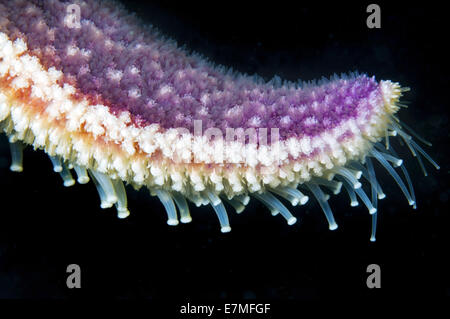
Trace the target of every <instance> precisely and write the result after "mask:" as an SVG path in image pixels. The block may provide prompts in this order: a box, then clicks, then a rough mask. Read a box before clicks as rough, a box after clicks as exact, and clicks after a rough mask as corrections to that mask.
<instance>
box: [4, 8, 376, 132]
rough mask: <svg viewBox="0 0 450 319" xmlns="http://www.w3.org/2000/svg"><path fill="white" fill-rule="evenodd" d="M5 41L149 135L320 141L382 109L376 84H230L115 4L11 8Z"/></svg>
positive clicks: (363, 79)
mask: <svg viewBox="0 0 450 319" xmlns="http://www.w3.org/2000/svg"><path fill="white" fill-rule="evenodd" d="M68 4H77V5H79V7H80V9H81V25H80V28H74V27H72V28H70V27H67V26H65V24H64V23H65V19H66V17H67V15H68V13H67V10H66V9H67V6H68ZM0 31H2V32H4V33H6V34H8V35H9V37H10V39H11V40H15V39H16V38H21V39H23V40H24V41H25V42H26V43H27V46H28V50H29V52H30V54H31V55H34V56H36V57H38V58H39V60H40V62H41V63H42V65H43V66H44V67H45V68H46V69H49V68H52V67H53V68H56V69H57V70H60V71H62V72H63V75H64V76H63V79H62V81H64V82H67V83H71V84H73V85H74V86H75V87H76V88H77V89H78V90H79V93H80V94H82V95H84V96H89V97H90V99H92V100H93V101H95V102H98V103H101V104H104V105H106V106H108V108H109V110H110V111H111V112H115V113H119V112H120V111H122V110H126V111H129V112H130V114H131V115H132V117H133V119H134V120H135V121H137V122H139V123H140V124H141V125H147V124H152V123H157V124H159V125H160V126H161V127H162V128H165V129H167V128H173V127H184V128H188V129H192V125H193V120H201V121H202V125H203V128H204V129H206V128H209V127H216V128H219V129H222V130H225V129H226V128H238V127H240V128H247V127H255V128H261V127H262V128H271V127H276V128H280V137H281V138H282V139H286V138H288V137H294V136H295V137H302V136H316V135H318V134H320V133H322V132H324V131H329V130H331V129H333V128H335V127H337V126H339V125H340V124H341V123H342V122H344V121H347V120H348V119H351V118H356V117H358V115H359V114H361V113H366V114H367V116H368V117H369V115H370V113H371V112H372V109H373V107H374V105H377V104H380V103H382V102H381V101H382V96H381V91H380V89H379V86H378V83H377V82H376V81H375V80H374V78H368V77H367V76H365V75H360V76H357V77H355V78H350V79H347V80H338V79H335V80H334V81H332V82H329V83H327V84H324V85H322V86H312V87H307V88H304V89H302V90H300V89H298V88H296V87H295V85H292V86H291V87H289V86H278V87H274V86H273V84H274V83H269V84H261V83H256V82H255V79H254V78H253V77H248V76H238V77H236V76H234V75H232V74H227V73H226V72H224V70H223V69H222V68H218V67H214V66H212V65H210V64H208V63H207V62H205V61H204V60H202V59H201V58H199V57H197V56H193V55H188V54H186V52H184V51H182V50H180V49H179V48H177V47H176V45H175V43H172V42H170V41H167V40H162V39H160V37H159V36H158V34H157V33H156V32H155V31H154V30H152V29H151V28H145V27H143V26H142V25H141V24H140V23H138V22H136V20H135V19H133V16H131V15H129V14H128V13H126V12H125V11H124V10H123V9H122V8H121V6H120V5H118V4H117V3H114V2H102V1H70V2H62V1H56V0H48V1H20V0H16V1H2V4H0Z"/></svg>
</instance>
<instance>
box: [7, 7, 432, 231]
mask: <svg viewBox="0 0 450 319" xmlns="http://www.w3.org/2000/svg"><path fill="white" fill-rule="evenodd" d="M74 5H75V7H76V8H79V9H80V16H79V21H78V22H79V23H80V24H79V25H76V23H75V25H74V24H73V23H74V21H73V20H71V19H74V18H75V19H76V18H77V16H76V15H75V16H74V15H73V11H71V10H73V6H74ZM405 90H406V89H402V88H401V87H400V85H399V84H398V83H393V82H391V81H379V82H378V81H376V80H375V78H374V77H368V76H367V75H364V74H350V75H343V76H341V77H338V76H334V77H333V78H332V79H330V80H323V81H319V82H318V83H307V84H301V85H298V84H294V83H283V84H282V83H281V82H280V81H279V80H278V79H276V80H273V81H270V82H268V83H263V81H261V80H260V79H258V78H256V77H249V76H245V75H239V74H234V73H232V72H230V71H227V70H225V69H224V68H223V67H218V66H214V65H212V64H210V63H208V62H206V61H205V60H204V59H202V58H201V57H199V56H198V55H195V54H188V53H186V52H185V51H183V50H181V49H179V48H177V46H176V44H175V43H173V42H171V41H168V40H165V39H163V38H162V37H160V36H159V35H158V33H157V32H156V31H155V30H153V29H152V28H150V27H145V26H143V25H141V23H140V22H139V21H138V20H137V19H135V17H134V16H132V15H129V14H128V13H127V12H126V11H125V10H124V9H123V8H122V7H121V6H120V5H119V4H117V3H116V2H113V1H105V2H103V1H102V2H97V1H93V0H87V1H70V2H65V1H57V0H49V1H25V0H14V1H2V0H0V129H1V130H2V131H3V132H5V133H6V134H7V135H8V136H9V140H10V143H11V151H12V158H13V161H12V165H11V169H12V170H14V171H21V170H22V148H23V143H24V144H28V145H32V146H33V147H34V148H36V149H43V150H44V151H45V152H46V153H47V154H48V155H49V156H50V158H51V161H52V163H53V166H54V171H55V172H59V173H60V174H61V177H62V179H63V181H64V185H65V186H71V185H73V184H74V183H75V180H74V179H73V178H72V175H71V173H70V170H71V169H72V168H73V169H74V170H75V171H76V173H77V176H78V182H79V183H87V182H88V181H89V180H90V179H92V181H93V182H94V183H95V185H96V187H97V190H98V193H99V196H100V199H101V207H102V208H108V207H111V206H112V205H116V208H117V212H118V216H119V217H120V218H124V217H126V216H128V214H129V211H128V208H127V199H126V192H125V188H124V186H123V183H122V181H125V182H127V183H130V184H131V185H133V186H134V187H135V188H139V187H141V186H146V187H147V188H148V189H149V190H150V193H151V194H152V195H154V196H158V198H159V199H160V200H161V202H162V203H163V205H164V207H165V209H166V211H167V215H168V220H167V223H168V224H169V225H176V224H178V216H179V217H180V221H181V222H189V221H190V220H191V217H190V215H189V207H188V204H187V202H186V198H187V199H189V200H190V201H192V202H194V203H195V204H196V205H197V206H200V205H209V204H210V205H211V206H212V207H213V209H214V211H215V212H216V214H217V216H218V218H219V222H220V225H221V230H222V232H228V231H230V230H231V227H230V224H229V221H228V216H227V213H226V208H225V206H224V204H223V200H224V201H227V202H228V203H229V204H230V205H231V206H232V207H234V209H235V210H236V212H238V213H240V212H242V211H243V210H244V208H245V206H246V205H247V204H248V202H249V200H250V197H249V196H252V197H254V198H256V199H258V200H260V201H261V202H263V203H264V204H265V205H266V206H267V207H268V208H269V209H270V211H271V212H272V214H274V215H276V214H280V215H282V216H283V217H284V218H285V219H286V220H287V222H288V224H289V225H292V224H294V223H295V222H296V220H297V219H296V217H294V216H293V215H292V214H291V212H290V211H289V210H288V209H287V208H286V207H285V206H284V205H283V204H282V203H281V202H280V200H279V199H277V197H276V196H275V195H274V194H276V195H277V196H278V197H281V198H283V199H285V200H287V201H289V202H290V203H291V204H292V205H294V206H295V205H299V204H300V205H304V204H305V203H306V202H307V201H308V196H306V195H305V194H303V193H302V192H300V191H299V190H298V189H297V187H299V185H301V187H302V191H304V190H306V191H307V192H309V193H310V194H312V195H313V196H314V197H315V198H316V199H317V201H318V203H319V205H320V207H321V208H322V210H323V212H324V213H325V216H326V218H327V220H328V223H329V228H330V229H336V228H337V224H336V222H335V220H334V217H333V214H332V212H331V208H330V206H329V204H328V202H327V200H328V198H329V194H326V193H324V192H323V191H322V189H321V188H320V187H319V185H320V186H323V187H325V188H327V189H328V190H329V191H330V192H331V193H333V194H338V193H339V192H340V190H341V188H342V186H344V188H345V189H346V190H347V192H348V193H349V196H350V198H351V205H352V206H354V205H357V203H358V202H357V200H356V196H357V195H358V196H359V197H360V198H361V201H362V202H363V203H364V205H365V206H366V207H367V208H368V210H369V213H370V214H372V223H373V224H372V225H373V226H372V236H371V238H372V240H374V238H375V230H376V212H377V199H381V198H383V197H384V196H385V194H384V193H383V191H382V189H381V186H380V185H379V183H378V182H377V180H376V177H375V173H374V171H373V166H372V164H371V161H370V158H368V157H374V158H376V160H377V161H378V162H380V163H381V165H382V166H383V167H384V168H385V169H386V170H388V172H389V173H390V174H391V175H392V176H393V177H394V179H395V180H396V182H397V184H398V185H399V187H400V188H401V190H402V192H403V193H404V194H405V196H406V198H407V199H408V202H409V204H410V205H415V197H414V192H413V189H412V184H411V182H410V178H409V176H408V175H407V172H406V171H405V170H404V168H402V169H403V173H404V175H405V178H406V181H407V186H406V184H405V183H404V182H403V181H402V179H401V178H400V177H399V175H398V174H397V173H396V172H395V170H394V169H393V168H392V167H391V165H390V164H389V163H388V161H390V162H392V163H394V165H396V166H398V165H401V162H402V161H401V160H400V159H399V158H397V155H396V153H395V151H393V150H392V149H389V140H388V138H389V135H393V136H395V135H396V134H397V133H398V134H399V135H400V136H401V138H402V139H403V140H404V142H405V143H406V144H407V145H408V147H409V148H410V149H411V150H412V151H413V153H414V154H415V156H416V155H417V154H416V153H415V151H414V150H416V151H417V152H419V153H420V154H422V155H423V156H424V157H425V158H427V159H429V156H428V155H427V154H426V153H425V152H424V151H423V150H422V149H421V148H420V146H418V145H417V144H416V143H415V142H414V141H412V139H411V137H410V136H408V135H407V134H406V133H404V132H403V131H402V129H401V127H400V126H399V124H398V123H397V119H396V118H395V117H394V116H393V114H394V113H396V112H397V111H398V109H399V104H398V100H399V98H400V96H401V95H402V92H403V91H405ZM196 121H197V123H198V122H200V123H201V128H200V132H196V129H195V128H196V126H195V125H196V124H195V123H196ZM179 128H183V129H184V131H183V132H181V133H180V131H179V130H178V129H179ZM232 128H233V129H239V130H240V131H239V132H236V131H233V130H231V131H233V132H234V133H232V135H231V139H228V131H229V130H230V129H232ZM206 129H215V130H218V131H219V133H220V136H222V137H223V135H225V136H226V141H223V140H221V139H214V140H212V139H210V136H208V134H206V133H205V130H206ZM252 129H255V133H256V134H258V135H259V137H257V138H256V139H254V136H253V138H251V137H250V135H251V134H248V142H247V140H246V138H245V135H246V134H247V133H245V132H247V131H249V130H250V132H251V130H252ZM256 129H257V130H258V132H256ZM265 129H266V130H270V132H267V134H268V135H270V137H271V141H270V143H268V141H267V137H268V136H266V140H265V141H264V140H261V138H264V137H263V136H261V135H264V130H265ZM272 129H276V130H278V131H272ZM244 131H245V132H244ZM216 132H217V131H215V133H214V135H215V134H216ZM261 132H262V133H261ZM197 133H200V134H197ZM238 135H240V136H238ZM242 136H243V137H244V139H241V138H240V137H242ZM275 136H279V137H280V140H277V139H276V138H275V139H273V138H274V137H275ZM235 137H237V139H236V140H235ZM382 138H386V148H384V147H383V146H382V145H381V144H379V143H377V142H379V141H380V140H381V139H382ZM419 158H420V157H419ZM429 160H430V159H429ZM430 161H431V162H432V163H434V162H433V161H432V160H430ZM362 163H364V164H362ZM433 165H435V166H436V167H438V166H437V164H435V163H434V164H433ZM361 176H364V177H365V179H366V180H368V181H369V184H370V186H371V197H372V198H371V200H370V199H369V198H368V196H367V195H366V194H365V192H364V191H363V190H362V189H361V187H362V183H361V182H359V181H358V179H360V178H361ZM175 205H176V206H175ZM176 207H177V208H178V215H177V209H176Z"/></svg>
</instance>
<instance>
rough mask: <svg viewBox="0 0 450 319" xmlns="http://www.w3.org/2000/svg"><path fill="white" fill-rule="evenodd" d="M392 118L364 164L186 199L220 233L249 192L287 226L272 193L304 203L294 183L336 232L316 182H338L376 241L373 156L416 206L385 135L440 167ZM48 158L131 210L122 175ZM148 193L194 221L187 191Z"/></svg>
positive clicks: (107, 202) (67, 178)
mask: <svg viewBox="0 0 450 319" xmlns="http://www.w3.org/2000/svg"><path fill="white" fill-rule="evenodd" d="M395 120H396V121H397V122H393V123H392V124H391V125H390V126H389V127H388V129H386V134H385V138H386V141H385V144H382V143H380V142H377V143H374V145H373V147H372V149H371V150H369V152H368V156H367V157H366V158H365V159H363V161H362V163H360V162H351V163H349V164H347V165H346V166H345V167H334V168H332V169H331V170H329V171H326V172H324V175H323V177H313V178H312V179H311V180H310V181H309V182H306V183H304V184H301V185H297V186H279V187H276V188H274V187H268V188H267V189H266V190H265V191H261V192H255V193H242V194H239V195H235V196H234V197H231V198H228V197H227V196H225V195H223V194H218V193H216V191H215V189H214V188H213V187H212V188H207V189H206V190H204V191H202V192H199V193H194V194H191V195H190V196H189V199H190V200H191V201H192V202H193V203H194V204H196V205H197V206H201V205H211V206H212V207H213V209H214V211H215V212H216V215H217V217H218V219H219V222H220V227H221V231H222V232H223V233H226V232H229V231H230V230H231V227H230V223H229V219H228V214H227V211H226V208H225V206H224V204H223V200H224V201H225V202H227V203H228V204H229V205H230V206H232V207H233V208H234V209H235V211H236V213H238V214H239V213H241V212H242V211H243V210H244V209H245V207H246V205H247V204H248V203H249V201H250V196H252V197H255V198H256V199H258V200H259V201H260V202H262V203H263V204H264V205H265V206H267V207H268V208H269V210H270V211H271V213H272V215H278V214H281V215H282V216H283V217H284V218H285V219H286V221H287V223H288V224H289V225H293V224H295V223H296V221H297V218H296V217H294V216H293V215H292V214H291V212H290V211H289V209H287V208H286V206H284V204H283V203H282V202H281V201H280V200H279V199H278V198H277V197H275V196H274V195H273V194H276V195H278V196H280V197H281V198H282V199H284V200H287V201H288V202H290V203H291V205H292V206H297V205H305V204H306V202H308V199H309V197H308V196H307V195H305V194H303V193H302V192H300V191H299V190H298V189H297V187H299V186H300V187H302V188H304V189H307V190H308V191H309V192H310V193H311V194H312V195H313V197H315V198H316V200H317V201H318V203H319V205H320V207H321V208H322V210H323V212H324V214H325V217H326V219H327V221H328V224H329V229H331V230H334V229H336V228H337V227H338V226H337V224H336V221H335V219H334V216H333V213H332V211H331V207H330V205H329V204H328V199H329V198H330V195H329V194H327V193H324V192H323V191H322V189H321V188H320V187H319V185H321V186H324V187H326V189H327V190H329V191H330V192H331V193H333V194H335V195H336V194H339V193H340V191H341V188H342V186H344V188H345V189H346V191H347V193H348V195H349V197H350V206H358V204H359V203H358V200H357V196H358V197H359V198H360V199H361V201H362V202H363V203H364V205H365V206H366V207H367V209H368V210H369V213H370V214H371V219H372V227H371V236H370V240H371V241H375V238H376V237H375V236H376V229H377V209H378V199H383V198H384V197H385V196H386V195H385V194H384V192H383V190H382V188H381V185H380V183H379V182H378V181H377V178H376V175H375V169H374V166H373V163H372V161H371V159H370V156H371V157H373V158H375V159H376V160H377V162H379V163H380V164H381V166H382V167H383V168H384V169H386V170H387V171H388V173H389V174H390V175H391V176H392V177H393V178H394V180H395V182H396V183H397V184H398V186H399V187H400V189H401V190H402V192H403V194H404V195H405V197H406V198H407V200H408V202H409V204H410V205H412V206H413V207H414V208H416V197H415V194H414V188H413V185H412V181H411V178H410V176H409V174H408V171H407V170H406V168H405V167H404V165H402V164H403V160H402V159H401V158H400V157H399V156H398V154H397V153H396V152H395V150H394V148H393V146H392V144H391V143H390V142H389V136H397V134H398V136H399V137H400V139H401V140H402V141H403V142H405V144H406V145H407V147H408V148H409V150H410V151H411V153H412V155H413V156H414V157H416V158H417V160H418V162H419V165H420V167H421V168H422V170H423V172H424V174H425V175H426V174H427V172H426V170H425V167H424V164H423V162H422V160H421V156H423V157H424V158H425V159H427V160H428V161H429V162H430V163H431V164H432V165H433V166H434V167H435V168H436V169H439V165H438V164H436V162H435V161H434V160H433V159H432V158H431V157H430V156H429V155H428V154H427V153H426V152H425V151H424V150H423V149H422V148H421V147H420V146H419V145H418V144H417V143H416V142H414V141H413V139H412V137H411V136H410V135H408V134H406V133H405V131H403V130H402V126H404V127H406V128H408V130H409V131H410V132H411V134H412V135H414V136H415V137H417V138H418V139H419V140H420V141H422V142H423V143H425V144H427V145H431V143H429V142H427V141H425V140H424V139H422V138H421V137H419V136H418V135H417V134H416V133H414V132H413V131H412V129H411V128H409V127H407V126H406V125H405V124H404V123H401V122H400V121H399V120H398V119H396V118H395ZM400 123H401V125H400ZM10 148H11V158H12V161H11V167H10V169H11V170H12V171H16V172H20V171H22V170H23V165H22V163H23V148H24V145H23V143H22V142H20V141H18V140H16V139H15V138H14V137H11V138H10ZM49 157H50V160H51V162H52V164H53V170H54V171H55V172H58V173H59V174H60V175H61V178H62V179H63V181H64V185H65V186H71V185H73V184H74V183H75V181H74V179H73V178H72V174H71V173H70V170H71V169H72V168H73V169H74V170H75V171H76V174H77V181H78V183H80V184H86V183H88V182H89V180H90V178H89V175H90V176H91V179H92V181H93V182H94V184H95V186H96V188H97V191H98V194H99V197H100V201H101V204H100V207H101V208H109V207H112V206H113V205H115V206H116V209H117V216H118V217H119V218H125V217H127V216H128V215H129V214H130V212H129V210H128V207H127V206H128V205H127V196H126V190H125V187H124V185H123V182H122V181H121V180H120V179H118V178H117V177H115V176H114V178H111V177H110V176H108V175H105V174H103V173H100V172H98V171H96V170H93V169H89V170H87V169H86V168H85V167H83V166H79V165H77V164H75V163H70V162H64V161H63V160H62V159H61V158H60V157H58V156H49ZM390 163H392V165H393V166H391V164H390ZM394 167H400V169H401V170H402V173H403V176H404V178H405V180H406V185H407V186H406V185H405V183H404V182H403V180H402V178H401V177H400V176H399V175H398V174H397V172H396V171H395V169H394ZM88 173H89V175H88ZM361 177H364V179H365V180H367V182H368V183H369V185H370V189H371V196H370V197H371V199H369V196H367V194H366V193H365V191H364V190H363V188H362V187H361V186H362V183H361V182H360V181H359V179H360V178H361ZM150 193H151V194H152V195H156V196H157V197H158V198H159V199H160V201H161V202H162V204H163V206H164V207H165V209H166V212H167V217H168V219H167V224H169V225H177V224H178V216H177V208H178V212H179V214H180V221H181V222H182V223H189V222H190V221H191V220H192V218H191V215H190V212H189V205H188V203H187V201H186V197H185V195H183V194H182V193H180V192H176V191H172V190H171V191H167V190H164V189H161V188H154V189H150ZM272 193H273V194H272Z"/></svg>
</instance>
